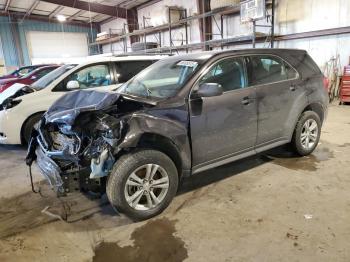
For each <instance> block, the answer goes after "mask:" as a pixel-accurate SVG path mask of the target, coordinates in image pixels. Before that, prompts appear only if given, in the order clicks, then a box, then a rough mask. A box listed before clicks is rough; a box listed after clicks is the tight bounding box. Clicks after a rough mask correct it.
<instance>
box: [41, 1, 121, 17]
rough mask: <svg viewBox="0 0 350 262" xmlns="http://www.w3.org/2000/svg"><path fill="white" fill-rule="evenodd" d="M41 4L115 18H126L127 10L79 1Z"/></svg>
mask: <svg viewBox="0 0 350 262" xmlns="http://www.w3.org/2000/svg"><path fill="white" fill-rule="evenodd" d="M43 2H47V3H51V4H56V5H62V6H66V7H71V8H76V9H80V10H85V11H91V12H94V13H99V14H104V15H109V16H115V17H119V18H126V13H127V10H126V9H125V8H120V7H114V6H108V5H102V4H98V3H89V2H85V1H81V0H74V1H71V0H43Z"/></svg>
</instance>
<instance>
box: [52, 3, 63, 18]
mask: <svg viewBox="0 0 350 262" xmlns="http://www.w3.org/2000/svg"><path fill="white" fill-rule="evenodd" d="M63 8H64V6H61V5H60V6H58V7H57V8H55V10H53V11H52V12H51V13H50V14H49V18H50V19H51V18H53V17H55V16H56V15H58V13H59V12H61V11H62V10H63Z"/></svg>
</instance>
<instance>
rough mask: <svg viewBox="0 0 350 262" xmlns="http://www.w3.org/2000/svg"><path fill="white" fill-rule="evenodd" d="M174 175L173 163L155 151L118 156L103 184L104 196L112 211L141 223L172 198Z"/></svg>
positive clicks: (174, 189) (176, 184)
mask: <svg viewBox="0 0 350 262" xmlns="http://www.w3.org/2000/svg"><path fill="white" fill-rule="evenodd" d="M177 187H178V172H177V169H176V166H175V164H174V162H173V161H172V160H171V159H170V158H169V157H168V156H167V155H165V154H164V153H162V152H159V151H156V150H142V151H138V152H135V153H130V154H127V155H125V156H122V157H121V158H120V159H119V160H118V161H117V162H116V163H115V165H114V167H113V170H112V172H111V174H110V176H109V178H108V182H107V190H106V191H107V196H108V199H109V201H110V203H111V204H112V206H113V207H114V208H116V209H117V210H118V211H119V212H121V213H124V214H126V215H127V216H129V217H131V218H133V219H136V220H143V219H148V218H151V217H153V216H155V215H157V214H159V213H161V212H162V211H163V210H164V209H165V208H166V207H167V206H168V205H169V204H170V202H171V200H172V199H173V198H174V196H175V195H176V191H177Z"/></svg>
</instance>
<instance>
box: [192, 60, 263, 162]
mask: <svg viewBox="0 0 350 262" xmlns="http://www.w3.org/2000/svg"><path fill="white" fill-rule="evenodd" d="M245 72H246V70H245V62H244V59H243V58H239V57H231V58H224V59H222V60H220V61H218V62H216V63H215V64H214V65H213V66H211V67H210V68H209V71H208V72H207V73H206V74H205V75H204V76H203V77H202V78H200V80H199V81H198V83H197V84H196V86H195V88H194V91H193V92H195V91H196V89H197V88H198V87H199V86H200V85H201V84H202V83H217V84H220V85H221V86H222V87H223V90H224V93H223V94H222V95H220V96H215V97H205V98H191V101H190V114H191V116H190V127H191V140H192V152H193V166H194V167H196V166H197V167H198V166H199V167H200V166H202V165H207V164H211V162H216V161H220V160H224V159H226V158H229V157H231V156H235V155H237V154H241V153H244V152H248V151H251V150H253V149H254V146H255V142H256V135H257V107H256V94H255V88H248V87H247V81H246V73H245Z"/></svg>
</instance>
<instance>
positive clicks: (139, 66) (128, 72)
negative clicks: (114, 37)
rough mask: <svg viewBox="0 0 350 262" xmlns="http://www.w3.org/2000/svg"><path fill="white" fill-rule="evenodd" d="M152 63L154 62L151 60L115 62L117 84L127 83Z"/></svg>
mask: <svg viewBox="0 0 350 262" xmlns="http://www.w3.org/2000/svg"><path fill="white" fill-rule="evenodd" d="M153 62H154V61H151V60H146V61H123V62H116V63H115V66H116V71H117V82H118V83H125V82H127V81H129V79H131V78H133V77H134V76H135V75H137V74H138V73H139V72H141V71H142V70H143V69H145V68H147V67H149V66H150V65H151V64H153Z"/></svg>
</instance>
